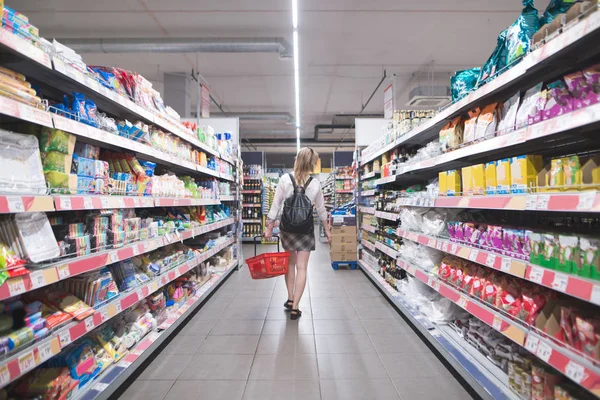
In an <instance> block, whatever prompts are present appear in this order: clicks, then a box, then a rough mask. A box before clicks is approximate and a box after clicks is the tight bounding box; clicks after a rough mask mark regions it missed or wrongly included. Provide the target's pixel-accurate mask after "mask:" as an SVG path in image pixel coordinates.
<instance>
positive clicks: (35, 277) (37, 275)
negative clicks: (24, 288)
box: [29, 271, 46, 289]
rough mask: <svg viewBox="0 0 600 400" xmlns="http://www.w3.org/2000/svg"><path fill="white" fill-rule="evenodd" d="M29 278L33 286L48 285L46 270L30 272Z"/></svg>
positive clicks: (35, 287) (33, 287) (34, 287)
mask: <svg viewBox="0 0 600 400" xmlns="http://www.w3.org/2000/svg"><path fill="white" fill-rule="evenodd" d="M29 279H31V288H32V289H37V288H39V287H42V286H46V277H45V276H44V271H34V272H32V273H30V274H29Z"/></svg>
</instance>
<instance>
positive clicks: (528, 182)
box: [510, 155, 542, 193]
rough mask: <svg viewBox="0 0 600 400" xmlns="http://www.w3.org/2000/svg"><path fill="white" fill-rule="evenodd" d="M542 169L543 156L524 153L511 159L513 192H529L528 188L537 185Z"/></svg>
mask: <svg viewBox="0 0 600 400" xmlns="http://www.w3.org/2000/svg"><path fill="white" fill-rule="evenodd" d="M541 169H542V156H535V155H523V156H517V157H513V158H511V160H510V175H511V182H512V184H511V192H512V193H528V188H529V187H533V186H536V185H537V177H538V174H539V172H540V170H541Z"/></svg>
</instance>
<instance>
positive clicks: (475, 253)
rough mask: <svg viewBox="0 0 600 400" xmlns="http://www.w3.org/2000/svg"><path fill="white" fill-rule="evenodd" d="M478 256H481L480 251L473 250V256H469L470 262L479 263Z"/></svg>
mask: <svg viewBox="0 0 600 400" xmlns="http://www.w3.org/2000/svg"><path fill="white" fill-rule="evenodd" d="M478 255H479V250H471V254H469V260H471V261H474V262H477V256H478Z"/></svg>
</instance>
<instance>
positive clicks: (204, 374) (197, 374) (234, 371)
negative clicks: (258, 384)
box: [179, 354, 254, 381]
mask: <svg viewBox="0 0 600 400" xmlns="http://www.w3.org/2000/svg"><path fill="white" fill-rule="evenodd" d="M253 358H254V356H250V355H239V354H236V355H214V354H195V355H194V356H192V357H191V359H190V362H189V363H188V364H187V366H186V367H185V370H184V371H183V373H182V374H181V375H180V377H179V380H211V381H214V380H223V379H225V380H245V379H247V378H248V374H249V373H250V367H251V366H252V359H253Z"/></svg>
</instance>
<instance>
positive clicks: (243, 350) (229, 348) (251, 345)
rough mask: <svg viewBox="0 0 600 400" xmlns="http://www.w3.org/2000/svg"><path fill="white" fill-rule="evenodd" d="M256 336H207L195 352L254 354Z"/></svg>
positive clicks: (257, 338)
mask: <svg viewBox="0 0 600 400" xmlns="http://www.w3.org/2000/svg"><path fill="white" fill-rule="evenodd" d="M259 338H260V336H258V335H232V336H228V335H223V336H208V337H207V338H206V339H205V340H204V342H202V344H201V346H199V349H198V350H197V354H254V353H255V352H256V347H257V345H258V340H259Z"/></svg>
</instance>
